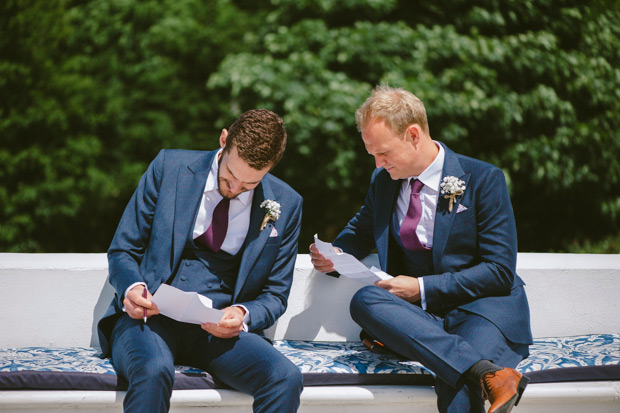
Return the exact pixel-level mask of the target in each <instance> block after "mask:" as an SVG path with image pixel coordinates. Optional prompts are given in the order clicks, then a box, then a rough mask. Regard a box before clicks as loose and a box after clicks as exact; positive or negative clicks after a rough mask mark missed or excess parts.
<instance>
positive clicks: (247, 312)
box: [232, 304, 250, 333]
mask: <svg viewBox="0 0 620 413" xmlns="http://www.w3.org/2000/svg"><path fill="white" fill-rule="evenodd" d="M232 307H241V308H243V309H244V310H245V314H244V315H243V331H245V332H246V333H247V332H248V324H250V310H248V308H247V307H246V306H244V305H243V304H233V305H232Z"/></svg>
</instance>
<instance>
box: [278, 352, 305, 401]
mask: <svg viewBox="0 0 620 413" xmlns="http://www.w3.org/2000/svg"><path fill="white" fill-rule="evenodd" d="M272 383H273V384H272V386H273V385H276V386H278V387H279V388H280V389H281V390H282V391H286V392H290V394H294V393H297V394H299V393H301V391H302V389H303V377H302V375H301V371H299V368H298V367H297V366H295V365H294V364H293V363H291V362H290V361H288V360H287V361H286V363H280V365H279V366H276V367H275V368H274V370H273V374H272Z"/></svg>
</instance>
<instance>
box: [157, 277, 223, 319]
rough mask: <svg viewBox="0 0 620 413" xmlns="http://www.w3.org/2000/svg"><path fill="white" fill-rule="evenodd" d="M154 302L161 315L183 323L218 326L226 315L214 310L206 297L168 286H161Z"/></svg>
mask: <svg viewBox="0 0 620 413" xmlns="http://www.w3.org/2000/svg"><path fill="white" fill-rule="evenodd" d="M152 301H153V302H154V303H155V304H157V308H159V312H160V313H161V314H163V315H165V316H166V317H170V318H172V319H173V320H177V321H181V322H183V323H192V324H202V323H214V324H217V323H218V322H219V321H220V320H221V319H222V316H223V315H224V312H223V311H222V310H217V309H215V308H213V304H212V302H211V300H210V299H209V298H207V297H205V296H204V295H200V294H198V293H196V292H187V291H183V290H179V289H178V288H175V287H172V286H170V285H168V284H162V285H160V286H159V288H158V289H157V291H156V292H155V294H153V299H152Z"/></svg>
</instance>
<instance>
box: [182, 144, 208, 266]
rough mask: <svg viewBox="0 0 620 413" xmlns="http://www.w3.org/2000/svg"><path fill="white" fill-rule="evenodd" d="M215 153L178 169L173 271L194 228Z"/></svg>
mask: <svg viewBox="0 0 620 413" xmlns="http://www.w3.org/2000/svg"><path fill="white" fill-rule="evenodd" d="M216 153H217V151H213V152H208V153H207V154H206V155H205V156H204V157H202V158H200V159H198V160H196V161H194V162H192V163H191V164H189V165H186V166H181V167H180V168H179V176H178V177H177V192H176V200H175V207H174V230H173V236H172V250H173V254H174V256H173V261H172V262H173V266H172V270H173V271H174V267H176V263H178V262H179V260H180V257H181V255H182V254H183V249H184V248H185V245H186V244H187V239H188V237H189V236H190V234H191V231H192V230H193V228H194V226H193V224H194V218H195V217H196V209H197V208H198V207H199V206H200V200H201V199H202V194H203V192H204V187H205V184H206V182H207V177H208V176H209V171H210V170H211V163H212V162H213V160H214V158H215V154H216Z"/></svg>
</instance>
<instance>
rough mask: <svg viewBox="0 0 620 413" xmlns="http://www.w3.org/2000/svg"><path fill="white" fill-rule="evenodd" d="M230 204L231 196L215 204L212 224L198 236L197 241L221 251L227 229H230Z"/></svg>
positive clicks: (214, 250) (212, 249)
mask: <svg viewBox="0 0 620 413" xmlns="http://www.w3.org/2000/svg"><path fill="white" fill-rule="evenodd" d="M229 206H230V198H222V200H221V201H220V202H219V203H218V204H217V205H216V206H215V209H214V210H213V217H212V218H211V225H209V228H207V230H206V231H205V232H204V233H203V234H202V235H201V236H199V237H198V238H196V240H197V241H199V242H201V243H202V244H204V245H205V246H206V247H207V248H209V249H210V250H211V251H213V252H219V250H220V248H221V247H222V243H223V242H224V238H226V231H228V207H229Z"/></svg>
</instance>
